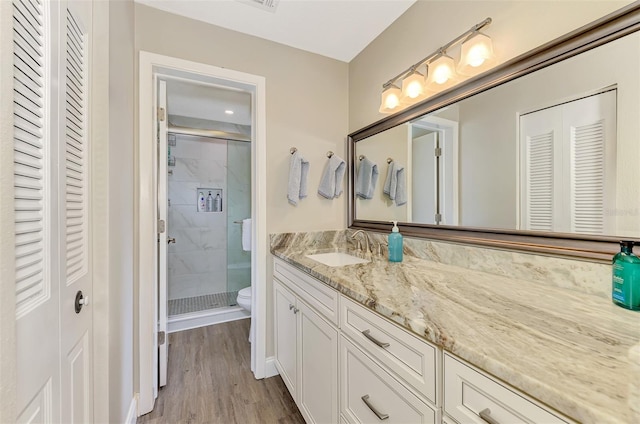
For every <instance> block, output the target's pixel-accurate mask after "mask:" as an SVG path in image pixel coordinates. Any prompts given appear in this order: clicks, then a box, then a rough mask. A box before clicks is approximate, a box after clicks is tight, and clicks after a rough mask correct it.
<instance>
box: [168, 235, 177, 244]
mask: <svg viewBox="0 0 640 424" xmlns="http://www.w3.org/2000/svg"><path fill="white" fill-rule="evenodd" d="M175 242H176V238H175V237H167V244H171V243H175Z"/></svg>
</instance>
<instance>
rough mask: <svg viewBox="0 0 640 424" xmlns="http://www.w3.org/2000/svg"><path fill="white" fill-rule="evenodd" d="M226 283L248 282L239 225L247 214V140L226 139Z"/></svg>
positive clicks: (248, 265)
mask: <svg viewBox="0 0 640 424" xmlns="http://www.w3.org/2000/svg"><path fill="white" fill-rule="evenodd" d="M227 165H228V166H227V188H228V191H227V192H228V195H227V196H226V197H227V205H228V210H227V216H228V218H227V219H228V220H229V225H228V229H227V231H228V236H229V237H228V239H227V247H228V249H227V262H228V269H227V282H228V291H230V292H232V291H237V290H240V289H243V288H245V287H248V286H249V285H250V284H251V252H245V251H244V250H242V232H241V230H242V225H240V224H236V223H235V222H240V221H242V220H243V219H245V218H249V217H250V216H251V143H247V142H242V141H229V142H228V144H227Z"/></svg>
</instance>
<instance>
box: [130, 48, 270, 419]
mask: <svg viewBox="0 0 640 424" xmlns="http://www.w3.org/2000/svg"><path fill="white" fill-rule="evenodd" d="M160 69H164V70H166V69H171V70H175V71H177V72H187V73H191V74H193V75H194V77H196V76H200V77H204V78H216V79H222V80H226V81H228V82H229V83H230V85H233V84H235V85H237V84H243V85H246V86H250V87H252V90H253V96H252V97H253V98H252V103H253V104H252V107H253V111H254V112H253V125H252V132H253V137H252V138H253V142H252V143H251V157H252V160H251V166H252V177H251V180H252V181H251V191H252V199H251V200H252V202H251V217H252V220H253V224H254V225H253V229H252V235H251V239H252V246H253V252H252V255H251V281H252V287H253V289H252V290H253V293H252V298H253V304H252V308H251V319H252V320H253V324H254V331H255V340H254V342H253V343H252V344H251V369H252V371H253V373H254V375H255V377H256V378H257V379H260V378H264V377H268V376H269V375H267V373H268V374H271V372H269V371H268V370H267V367H268V364H267V356H266V321H267V319H266V318H267V313H266V307H267V301H266V298H267V288H266V281H267V251H268V250H267V247H268V246H267V242H268V240H267V230H266V207H265V206H266V194H265V193H266V177H267V172H266V165H267V161H266V134H267V131H266V80H265V78H264V77H263V76H259V75H252V74H248V73H245V72H239V71H234V70H231V69H226V68H220V67H217V66H213V65H207V64H204V63H198V62H192V61H189V60H184V59H178V58H174V57H170V56H163V55H159V54H155V53H150V52H146V51H140V56H139V75H138V77H139V81H138V83H139V88H138V95H139V98H138V140H137V146H136V152H137V170H136V184H135V190H136V194H135V199H136V205H135V225H136V227H137V228H136V231H134V233H135V252H136V256H137V258H136V261H135V263H136V266H137V269H136V272H135V275H136V287H137V296H136V303H137V305H138V314H137V315H138V326H137V327H138V328H137V335H136V341H137V351H138V355H137V370H138V372H137V380H138V381H137V387H138V396H139V399H138V416H139V415H142V414H145V413H147V412H150V411H151V410H153V406H154V403H155V398H156V393H154V387H153V381H154V373H156V372H157V371H156V370H155V369H154V361H153V358H154V349H155V346H156V343H155V341H156V340H155V339H156V337H157V329H155V328H154V326H155V324H156V304H155V303H156V302H154V301H153V299H156V295H157V292H156V281H157V253H156V252H157V248H156V246H157V222H156V220H154V219H149V217H154V216H156V209H157V199H156V196H157V194H156V192H157V190H156V185H157V177H156V173H157V169H156V157H157V146H156V143H155V136H154V131H153V113H155V94H154V93H155V87H154V83H153V81H154V78H153V76H154V73H156V72H157V71H158V70H160Z"/></svg>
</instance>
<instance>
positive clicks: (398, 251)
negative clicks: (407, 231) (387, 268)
mask: <svg viewBox="0 0 640 424" xmlns="http://www.w3.org/2000/svg"><path fill="white" fill-rule="evenodd" d="M391 222H393V228H392V229H391V234H389V238H388V244H389V262H402V234H400V230H399V229H398V221H391Z"/></svg>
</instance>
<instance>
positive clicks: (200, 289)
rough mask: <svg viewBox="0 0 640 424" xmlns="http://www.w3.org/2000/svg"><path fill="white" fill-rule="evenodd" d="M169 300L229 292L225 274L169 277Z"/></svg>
mask: <svg viewBox="0 0 640 424" xmlns="http://www.w3.org/2000/svg"><path fill="white" fill-rule="evenodd" d="M168 291H169V293H168V294H167V296H168V298H169V300H172V299H183V298H186V297H195V296H203V295H205V294H214V293H224V292H227V282H226V275H225V273H215V272H211V273H206V274H187V275H181V276H178V277H169V284H168Z"/></svg>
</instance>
